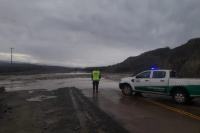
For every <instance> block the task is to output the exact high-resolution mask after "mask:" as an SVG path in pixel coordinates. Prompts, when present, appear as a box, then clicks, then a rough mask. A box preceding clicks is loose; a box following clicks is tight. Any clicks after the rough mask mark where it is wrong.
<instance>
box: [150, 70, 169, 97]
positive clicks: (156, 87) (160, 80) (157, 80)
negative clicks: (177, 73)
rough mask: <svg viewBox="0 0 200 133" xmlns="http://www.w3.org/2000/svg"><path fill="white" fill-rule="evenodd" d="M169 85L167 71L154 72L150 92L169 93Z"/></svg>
mask: <svg viewBox="0 0 200 133" xmlns="http://www.w3.org/2000/svg"><path fill="white" fill-rule="evenodd" d="M167 85H168V79H167V78H166V71H153V74H152V78H151V85H150V87H149V90H148V91H153V92H161V93H167Z"/></svg>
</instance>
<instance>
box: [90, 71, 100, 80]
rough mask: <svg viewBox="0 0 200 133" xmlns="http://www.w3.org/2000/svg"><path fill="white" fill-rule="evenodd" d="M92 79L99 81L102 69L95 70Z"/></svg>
mask: <svg viewBox="0 0 200 133" xmlns="http://www.w3.org/2000/svg"><path fill="white" fill-rule="evenodd" d="M92 80H93V81H99V80H100V71H93V72H92Z"/></svg>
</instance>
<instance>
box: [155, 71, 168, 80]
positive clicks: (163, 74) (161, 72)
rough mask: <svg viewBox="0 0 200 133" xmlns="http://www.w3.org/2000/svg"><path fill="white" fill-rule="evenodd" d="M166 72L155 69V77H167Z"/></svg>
mask: <svg viewBox="0 0 200 133" xmlns="http://www.w3.org/2000/svg"><path fill="white" fill-rule="evenodd" d="M165 75H166V72H165V71H154V72H153V78H165Z"/></svg>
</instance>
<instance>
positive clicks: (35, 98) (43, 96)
mask: <svg viewBox="0 0 200 133" xmlns="http://www.w3.org/2000/svg"><path fill="white" fill-rule="evenodd" d="M56 97H57V96H45V95H42V96H37V97H32V98H30V99H26V100H27V101H30V102H35V101H43V100H46V99H51V98H56Z"/></svg>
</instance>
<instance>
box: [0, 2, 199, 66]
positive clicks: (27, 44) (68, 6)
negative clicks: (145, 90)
mask: <svg viewBox="0 0 200 133" xmlns="http://www.w3.org/2000/svg"><path fill="white" fill-rule="evenodd" d="M196 37H200V0H0V46H1V47H0V60H10V48H11V47H13V48H15V49H14V50H13V58H14V60H15V61H23V62H32V63H42V64H50V65H62V66H74V67H89V66H105V65H113V64H116V63H119V62H122V61H123V60H125V59H126V58H128V57H130V56H137V55H139V54H141V53H143V52H146V51H149V50H153V49H157V48H162V47H166V46H169V47H170V48H174V47H177V46H180V45H181V44H184V43H186V42H187V41H188V40H189V39H192V38H196Z"/></svg>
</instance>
